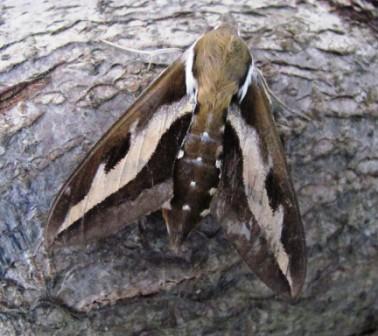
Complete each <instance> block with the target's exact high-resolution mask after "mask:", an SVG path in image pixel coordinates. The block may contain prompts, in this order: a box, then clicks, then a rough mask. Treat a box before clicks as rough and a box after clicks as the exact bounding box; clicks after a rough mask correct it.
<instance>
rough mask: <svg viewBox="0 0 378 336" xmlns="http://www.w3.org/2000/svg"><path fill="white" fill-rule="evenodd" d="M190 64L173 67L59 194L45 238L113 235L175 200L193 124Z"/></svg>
mask: <svg viewBox="0 0 378 336" xmlns="http://www.w3.org/2000/svg"><path fill="white" fill-rule="evenodd" d="M188 100H189V99H188V97H187V96H186V87H185V65H184V63H183V61H182V60H178V61H176V62H175V63H173V64H172V65H171V66H170V67H169V68H168V69H167V70H165V71H164V72H163V73H162V74H161V75H160V76H159V78H158V79H157V80H156V81H154V82H153V83H152V84H151V85H150V86H149V87H148V88H147V89H146V91H145V92H144V93H142V95H141V96H140V97H139V98H138V99H137V100H136V101H135V102H134V104H132V106H131V107H130V108H129V109H128V111H127V112H126V113H125V114H124V116H123V117H121V118H120V119H119V120H118V121H117V122H116V123H115V124H114V125H113V126H112V127H111V128H110V129H109V131H108V132H107V133H106V134H105V135H104V136H103V137H102V138H101V139H100V141H99V142H98V143H97V144H96V145H95V147H94V148H93V149H92V150H91V151H90V153H89V154H88V155H87V157H86V158H85V159H84V161H83V162H82V163H81V164H80V165H79V166H78V168H77V169H76V170H75V171H74V173H73V174H72V175H71V177H70V178H69V179H68V181H67V182H66V183H65V185H64V186H63V187H62V189H61V191H60V192H59V194H58V196H57V198H56V200H55V202H54V204H53V206H52V208H51V211H50V214H49V219H48V224H47V228H46V231H45V233H46V235H45V239H46V242H47V245H48V246H50V245H51V244H53V243H54V242H64V243H65V244H74V243H79V242H85V241H88V240H92V239H96V238H102V237H105V236H108V235H110V234H112V233H114V232H116V231H118V230H119V229H120V228H122V227H123V226H124V225H126V224H129V223H131V222H133V221H135V220H136V219H137V218H139V217H140V216H142V215H146V214H148V213H150V212H152V211H155V210H158V209H159V208H160V207H161V205H162V204H163V203H164V202H165V201H166V200H168V199H169V198H170V197H172V180H171V175H172V167H173V163H174V159H175V156H176V154H177V151H178V149H179V147H180V145H181V142H182V140H183V138H184V135H185V133H186V131H187V128H188V126H189V123H190V118H191V113H192V106H191V105H190V104H189V102H188Z"/></svg>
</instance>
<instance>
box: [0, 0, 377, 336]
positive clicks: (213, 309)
mask: <svg viewBox="0 0 378 336" xmlns="http://www.w3.org/2000/svg"><path fill="white" fill-rule="evenodd" d="M229 11H230V12H232V13H233V15H234V17H235V18H236V20H237V21H238V22H239V24H240V32H241V35H242V37H243V38H244V39H245V40H246V42H247V44H248V45H249V46H250V49H251V51H252V53H253V55H254V57H255V60H256V61H257V64H258V66H259V67H260V68H261V69H262V71H263V73H264V74H265V76H266V78H267V80H268V82H269V84H270V87H271V89H272V91H273V92H274V93H275V94H276V96H277V97H279V98H280V100H281V101H283V102H284V104H285V106H287V108H285V107H283V106H282V105H281V104H276V105H277V109H276V120H277V123H278V126H279V128H280V131H281V133H282V138H283V140H284V143H285V148H286V152H287V156H288V159H289V163H290V167H291V171H292V177H293V180H294V184H295V189H296V190H297V194H298V198H299V203H300V208H301V212H302V216H303V222H304V226H305V232H306V240H307V246H308V274H307V280H306V288H305V290H304V293H303V295H302V297H301V298H300V299H299V300H297V301H296V302H287V301H285V300H283V299H282V298H280V297H277V296H274V295H273V294H272V292H271V291H270V290H269V289H267V288H266V287H265V286H264V285H263V284H262V283H261V282H260V281H259V280H258V279H256V277H255V276H254V274H252V273H251V271H250V270H249V269H248V267H247V266H246V265H245V264H244V263H243V262H242V261H241V259H240V257H239V255H238V254H237V253H236V252H235V251H234V249H233V247H232V246H231V245H230V243H229V242H228V241H226V240H225V239H224V235H223V231H222V229H221V228H220V227H219V226H218V224H217V223H216V222H215V221H214V220H213V219H211V218H208V219H207V220H206V221H205V222H203V223H202V224H201V226H200V227H199V228H198V230H197V231H196V232H194V233H193V234H192V235H191V236H190V238H189V240H188V242H187V243H186V246H185V248H186V253H185V257H181V258H180V257H177V256H175V255H173V254H172V253H171V252H170V251H169V249H168V243H167V235H166V232H165V227H164V224H163V221H162V219H161V216H160V215H159V214H153V215H151V216H149V217H147V218H145V219H143V220H142V221H140V222H139V223H135V225H131V226H129V227H127V228H125V230H123V231H122V232H120V233H119V234H117V235H115V236H113V237H110V238H108V239H105V240H103V241H100V242H95V243H93V244H90V245H87V246H78V247H74V248H72V247H71V248H61V249H59V250H55V251H54V252H52V253H51V252H47V251H46V250H45V248H44V244H43V230H44V227H45V225H46V219H47V214H48V210H49V207H50V205H51V204H52V201H53V198H54V196H55V195H56V194H57V192H58V190H59V188H60V187H61V186H62V184H63V183H64V181H65V180H66V179H67V178H68V176H69V175H70V173H71V172H72V170H73V169H74V168H75V166H76V165H77V164H78V163H79V162H80V160H81V159H82V158H83V157H84V156H85V154H86V153H87V152H88V150H89V149H90V148H91V146H92V145H93V144H94V143H95V142H96V141H97V140H98V139H99V138H100V137H101V135H102V134H103V133H104V132H105V131H106V129H107V128H108V127H109V126H110V125H112V123H113V122H115V121H116V120H117V118H118V117H119V116H120V115H122V113H124V112H125V111H126V109H127V107H128V106H129V105H130V104H131V102H132V101H133V100H134V99H135V98H136V97H137V96H138V94H139V93H140V92H141V91H142V89H143V88H145V87H146V86H147V84H148V83H149V82H150V81H151V80H152V79H153V78H154V77H156V76H157V74H158V73H159V72H161V71H162V70H163V69H164V67H165V65H166V64H168V63H169V62H170V61H171V60H172V58H174V57H175V55H173V54H171V53H167V54H164V55H160V56H162V57H160V58H159V60H157V59H154V58H152V59H150V58H149V57H147V58H146V57H145V55H144V54H141V53H130V52H127V51H123V50H118V49H116V48H114V47H112V46H109V45H107V44H105V43H103V42H102V40H110V41H112V42H114V43H117V44H119V45H122V46H126V47H129V48H134V49H140V50H148V49H151V50H156V49H159V48H163V47H164V48H167V47H178V48H181V49H183V50H184V49H185V48H187V47H188V46H189V45H190V44H191V43H192V42H193V41H195V39H196V38H197V37H198V36H199V35H200V34H201V33H203V32H204V31H206V29H208V27H209V26H215V25H216V24H217V22H218V20H219V18H220V16H221V15H222V14H223V13H225V12H229ZM377 17H378V12H377V8H376V7H374V5H373V2H370V1H366V2H363V1H341V0H339V1H322V2H320V1H310V0H306V1H269V0H267V1H259V2H258V4H253V3H252V2H251V1H228V2H226V3H222V2H214V1H205V0H203V1H181V2H176V1H172V2H168V3H167V2H163V1H156V2H155V1H150V2H148V1H135V2H133V3H132V4H130V1H117V2H116V3H115V2H106V1H92V2H90V1H86V2H84V3H83V4H82V2H80V1H75V0H71V1H66V2H64V3H60V2H56V1H52V0H47V1H44V2H42V1H34V2H25V3H21V2H19V1H15V0H5V1H3V2H2V4H0V307H1V308H0V334H1V335H20V334H22V335H38V336H39V335H53V334H54V335H55V334H57V335H214V336H215V335H346V336H348V335H350V336H351V335H378V327H377V325H378V317H377V316H378V300H377V297H378V226H377V222H378V215H377V209H378V156H377V153H378V140H377V139H378V136H377V132H378V103H377V101H378V55H377V50H378V42H377V29H378V28H377V27H378V24H377Z"/></svg>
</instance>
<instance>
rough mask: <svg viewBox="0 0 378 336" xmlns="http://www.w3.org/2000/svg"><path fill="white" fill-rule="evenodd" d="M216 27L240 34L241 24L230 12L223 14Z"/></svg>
mask: <svg viewBox="0 0 378 336" xmlns="http://www.w3.org/2000/svg"><path fill="white" fill-rule="evenodd" d="M214 29H219V30H225V31H227V32H229V33H231V34H234V35H240V34H239V25H238V23H237V21H236V20H235V18H234V17H233V16H232V15H231V14H230V13H227V14H223V15H222V16H221V18H220V20H219V24H218V25H217V26H216V27H215V28H214Z"/></svg>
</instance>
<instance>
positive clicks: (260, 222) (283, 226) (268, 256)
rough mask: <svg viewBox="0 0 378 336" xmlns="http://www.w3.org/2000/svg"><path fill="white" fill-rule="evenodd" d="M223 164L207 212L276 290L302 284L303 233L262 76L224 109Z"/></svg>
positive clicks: (292, 292) (298, 287)
mask: <svg viewBox="0 0 378 336" xmlns="http://www.w3.org/2000/svg"><path fill="white" fill-rule="evenodd" d="M224 141H225V144H224V153H225V154H224V155H225V157H224V166H223V169H222V179H221V183H220V187H219V194H218V198H217V200H216V202H214V207H213V211H212V212H213V214H215V216H216V217H217V219H218V220H219V222H220V223H221V224H223V226H224V228H225V231H226V234H227V236H228V238H229V239H230V240H231V241H232V242H233V243H234V245H235V246H236V248H237V250H238V251H239V253H240V254H241V256H242V257H243V259H244V260H245V262H246V263H247V264H248V265H249V267H250V268H251V269H252V270H253V271H254V272H255V273H256V274H257V275H258V277H259V278H260V279H261V280H263V281H264V282H265V284H266V285H268V286H269V287H270V288H271V289H273V290H274V291H275V292H277V293H284V294H288V295H291V296H293V297H295V296H297V295H298V294H299V293H300V291H301V288H302V286H303V283H304V279H305V273H306V252H305V239H304V232H303V227H302V223H301V218H300V214H299V209H298V205H297V200H296V196H295V193H294V189H293V186H292V183H291V179H290V175H289V172H288V169H287V165H286V160H285V154H284V152H283V147H282V144H281V142H280V139H279V136H278V134H277V130H276V128H275V126H274V122H273V117H272V113H271V108H270V101H269V95H268V92H267V90H266V86H265V82H264V79H263V77H262V75H260V74H258V73H255V74H254V77H253V81H252V84H251V85H250V87H249V89H248V92H247V95H246V97H245V98H244V100H243V101H242V103H241V104H240V105H233V106H232V107H231V108H230V111H229V112H228V124H227V127H226V132H225V140H224Z"/></svg>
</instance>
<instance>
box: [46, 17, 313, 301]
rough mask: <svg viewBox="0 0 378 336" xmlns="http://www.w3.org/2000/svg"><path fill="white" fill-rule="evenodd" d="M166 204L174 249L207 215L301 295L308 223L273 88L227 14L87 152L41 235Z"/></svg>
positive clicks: (276, 281) (261, 270)
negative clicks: (303, 219)
mask: <svg viewBox="0 0 378 336" xmlns="http://www.w3.org/2000/svg"><path fill="white" fill-rule="evenodd" d="M159 209H162V213H163V217H164V220H165V223H166V227H167V231H168V235H169V238H170V244H171V246H172V247H173V249H177V248H179V247H180V245H181V244H182V243H183V241H184V240H185V238H186V237H187V236H188V234H189V233H190V232H191V231H192V230H193V229H194V228H195V227H196V226H197V224H198V223H199V222H200V220H201V218H203V217H205V216H207V215H208V214H209V213H210V214H212V215H213V217H214V218H215V219H216V220H217V221H218V222H219V224H221V225H222V226H223V228H224V232H225V235H226V237H227V238H228V239H229V240H230V241H231V242H232V243H233V244H234V246H235V247H236V249H237V251H238V252H239V253H240V255H241V257H242V258H243V260H244V261H245V262H246V263H247V264H248V266H249V267H250V268H251V269H252V270H253V271H254V272H255V274H256V275H257V276H258V277H259V278H260V279H261V280H262V281H263V282H264V283H265V284H266V285H268V286H269V287H270V288H271V289H272V290H273V291H275V292H276V293H280V294H286V295H289V296H292V297H296V296H297V295H298V294H299V293H300V291H301V288H302V286H303V283H304V278H305V271H306V255H305V240H304V233H303V228H302V223H301V218H300V214H299V210H298V205H297V201H296V196H295V193H294V190H293V186H292V183H291V179H290V176H289V173H288V169H287V165H286V161H285V154H284V151H283V147H282V144H281V142H280V139H279V136H278V134H277V130H276V128H275V126H274V121H273V117H272V112H271V100H270V94H269V90H268V89H267V86H266V84H265V80H264V78H263V76H262V74H261V73H260V72H259V71H258V69H256V67H255V66H254V61H253V58H252V55H251V54H250V52H249V50H248V48H247V45H246V44H245V42H244V41H243V40H242V39H241V38H240V37H239V34H238V32H237V30H236V29H235V28H234V27H233V26H232V25H230V24H227V23H223V24H221V25H219V26H218V27H217V28H215V29H214V30H211V31H209V32H207V33H206V34H204V35H202V36H201V37H200V38H199V39H198V40H197V41H196V42H195V43H194V44H193V45H192V46H191V47H190V48H189V49H188V50H187V51H186V52H185V53H184V54H183V55H182V57H181V58H179V59H178V60H176V61H175V62H174V63H173V64H172V65H170V66H169V67H168V68H167V69H166V70H165V71H164V72H163V73H162V74H161V75H160V76H159V77H158V78H157V79H156V80H155V81H154V82H153V83H152V84H151V85H150V86H149V87H148V88H147V89H146V90H145V91H144V92H143V93H142V95H141V96H140V97H139V98H138V99H137V100H136V101H135V102H134V103H133V104H132V105H131V107H130V108H129V109H128V111H127V112H126V113H125V114H124V115H123V116H122V117H121V118H120V119H119V120H118V121H117V122H116V123H115V124H114V125H113V126H112V127H111V128H110V129H109V130H108V132H107V133H106V134H105V135H104V136H103V137H102V138H101V140H100V141H99V142H98V143H97V144H96V145H95V147H94V148H93V149H92V150H91V151H90V152H89V154H88V155H87V157H86V158H85V159H84V161H83V162H82V163H81V164H80V165H79V167H78V168H77V169H76V170H75V171H74V173H73V174H72V175H71V177H70V178H69V179H68V181H67V182H66V183H65V185H64V186H63V188H62V189H61V191H60V192H59V194H58V196H57V198H56V200H55V202H54V204H53V206H52V209H51V211H50V214H49V219H48V224H47V228H46V235H45V240H46V242H47V245H48V246H49V247H50V246H52V245H55V244H57V243H63V244H75V243H82V242H86V241H89V240H93V239H98V238H102V237H105V236H108V235H110V234H112V233H115V232H117V231H119V230H120V229H121V228H122V227H124V226H125V225H127V224H130V223H132V222H135V221H136V220H138V219H139V218H140V217H142V216H145V215H147V214H149V213H151V212H154V211H157V210H159Z"/></svg>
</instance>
